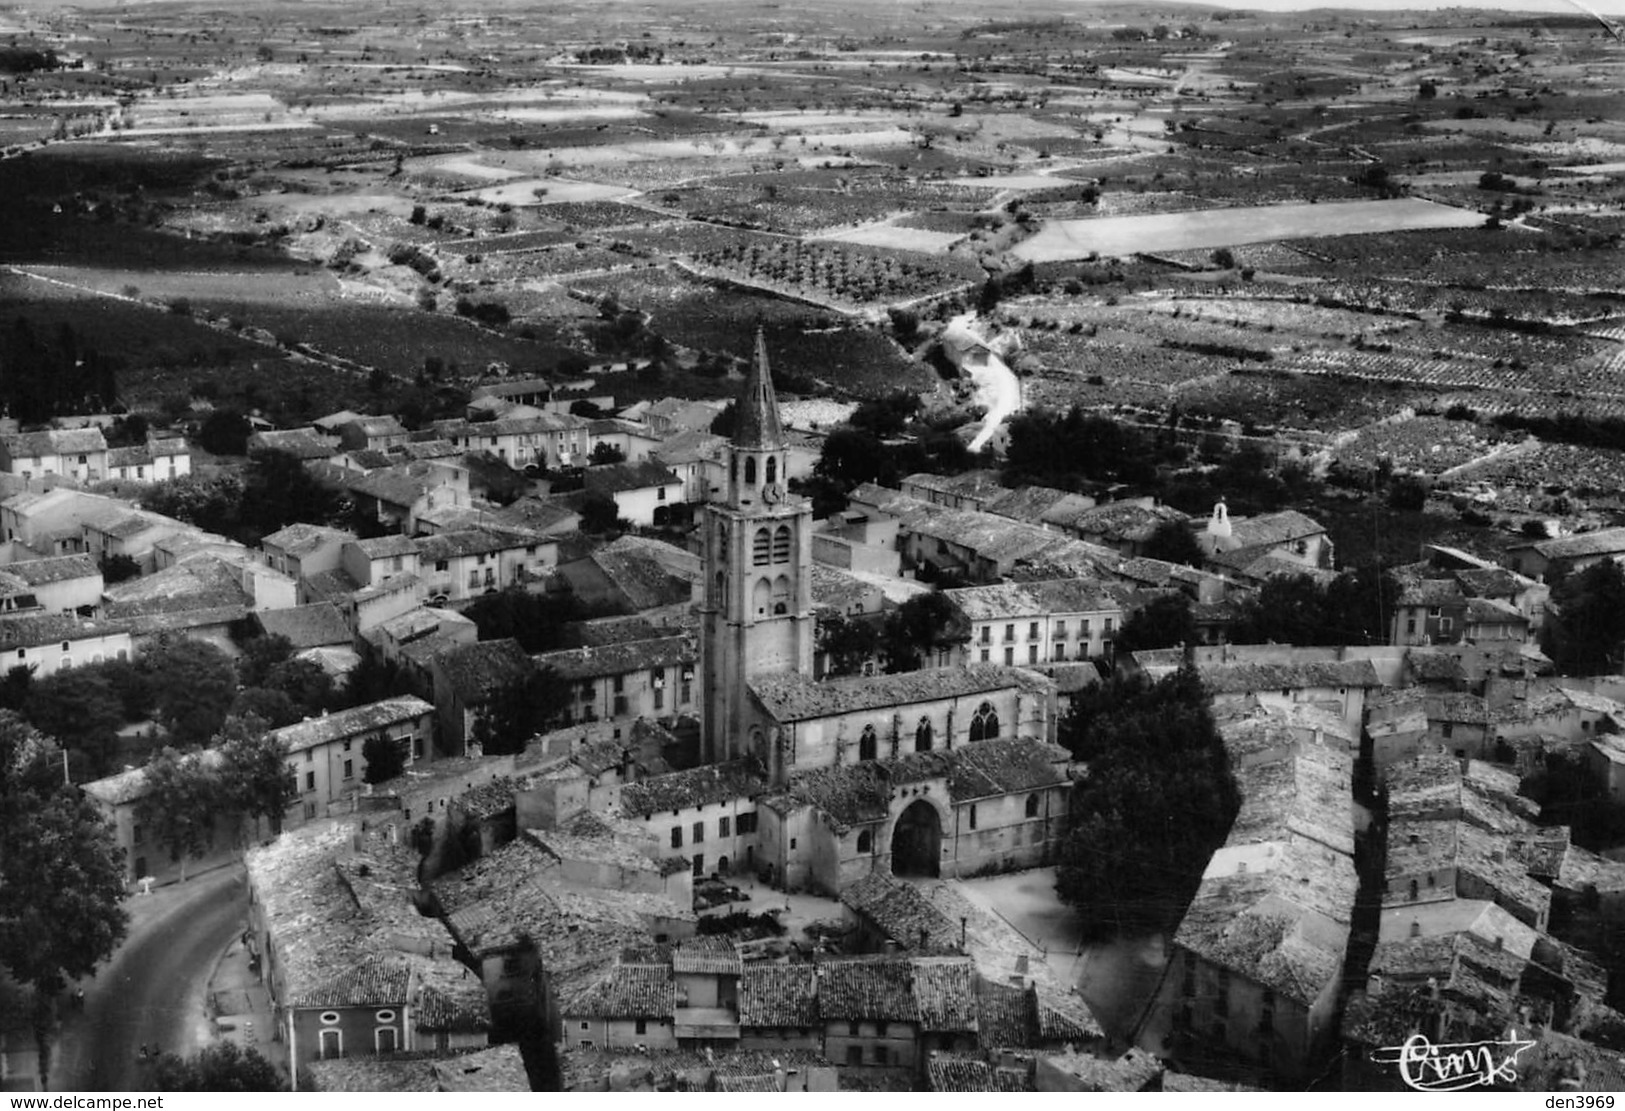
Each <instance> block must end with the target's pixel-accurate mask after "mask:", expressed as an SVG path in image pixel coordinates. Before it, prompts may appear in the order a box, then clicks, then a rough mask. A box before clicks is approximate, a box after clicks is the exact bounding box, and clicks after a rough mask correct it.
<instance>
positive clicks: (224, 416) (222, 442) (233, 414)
mask: <svg viewBox="0 0 1625 1111" xmlns="http://www.w3.org/2000/svg"><path fill="white" fill-rule="evenodd" d="M253 431H254V429H253V426H252V425H250V424H249V423H248V418H247V417H245V416H243V415H242V414H241V413H239V412H237V411H236V410H235V409H216V410H215V411H214V412H212V413H210V414H209V415H208V417H207V418H206V419H205V420H204V422H203V426H202V427H201V428H199V429H198V434H197V442H198V444H199V445H200V446H201V447H202V448H203V449H204V450H205V451H208V452H210V453H212V454H214V455H247V454H248V437H249V436H250V435H252V434H253Z"/></svg>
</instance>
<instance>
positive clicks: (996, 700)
mask: <svg viewBox="0 0 1625 1111" xmlns="http://www.w3.org/2000/svg"><path fill="white" fill-rule="evenodd" d="M736 413H737V421H736V425H735V430H734V434H733V437H732V440H731V443H730V445H729V448H728V460H727V488H726V491H725V493H724V495H723V497H721V498H720V499H719V500H715V501H712V502H710V503H708V504H707V505H706V508H705V513H704V523H703V540H702V543H703V548H702V559H703V564H704V587H703V594H702V599H701V602H700V606H699V609H700V618H701V627H702V632H701V646H700V655H701V670H702V688H701V700H702V705H703V714H704V716H703V721H702V752H703V759H704V762H705V763H707V764H713V765H714V764H723V763H734V762H738V763H739V764H741V765H744V766H748V767H750V768H751V769H752V770H753V772H754V773H755V774H757V775H759V776H761V777H762V778H763V779H764V780H765V782H766V784H767V789H766V791H765V792H763V793H761V794H759V795H758V796H757V797H756V798H754V799H753V800H751V801H752V802H753V803H754V804H755V811H754V814H755V817H754V818H753V819H752V821H751V822H750V825H751V827H752V829H753V831H754V835H755V836H754V842H753V843H752V844H749V845H746V846H744V847H743V848H744V850H745V851H743V852H740V853H738V854H737V855H735V856H734V857H733V860H734V861H735V862H736V864H737V863H745V862H748V863H749V865H750V866H751V867H754V868H755V869H756V870H758V871H759V872H761V873H763V874H765V875H767V876H768V878H769V879H770V881H771V882H773V883H774V884H776V885H780V886H784V887H787V888H790V889H794V890H800V889H813V890H821V891H824V892H827V893H829V894H831V895H833V894H836V893H838V892H839V891H840V889H841V888H842V887H844V886H845V885H847V884H849V883H852V882H855V881H856V880H859V879H861V878H863V877H864V876H866V875H868V874H870V873H871V872H880V873H895V874H899V875H926V876H960V875H973V874H980V873H985V872H993V871H1005V870H1011V869H1017V868H1028V867H1035V866H1038V865H1041V864H1045V863H1048V862H1049V861H1050V860H1052V859H1053V856H1054V851H1055V849H1056V847H1057V845H1058V844H1059V842H1060V839H1061V838H1062V837H1063V836H1064V835H1065V832H1066V807H1067V798H1068V793H1069V789H1070V787H1071V778H1070V757H1069V754H1068V753H1067V752H1066V750H1065V749H1062V748H1060V747H1058V746H1057V745H1055V744H1054V743H1053V738H1054V735H1055V715H1056V704H1055V686H1054V683H1053V681H1052V680H1050V679H1048V678H1047V677H1045V676H1042V675H1039V674H1037V673H1036V672H1032V671H1027V670H1024V669H1022V668H1015V667H995V666H990V665H985V664H980V665H971V666H965V667H950V668H937V669H928V670H924V671H916V672H909V673H904V674H898V675H880V676H855V677H847V678H837V679H825V680H822V681H815V680H814V679H813V678H812V673H813V640H814V633H815V615H814V611H813V605H812V573H811V572H812V506H811V504H810V503H809V502H808V501H807V500H806V499H805V498H802V497H799V496H797V495H794V494H792V493H790V492H789V491H788V490H787V488H786V485H785V481H784V479H785V467H786V459H787V450H788V445H787V442H786V439H785V434H784V429H783V426H782V424H781V422H780V417H779V410H778V403H777V400H776V398H775V396H774V391H773V381H772V376H771V373H770V371H769V367H768V359H767V348H766V344H765V342H764V340H763V337H762V335H761V333H760V332H758V334H757V337H756V351H755V358H754V359H753V360H752V363H751V366H750V369H749V372H748V373H747V375H746V381H745V385H744V389H743V391H742V393H741V395H740V398H739V401H738V404H737V407H736ZM678 774H679V775H682V774H686V773H678ZM719 801H720V800H719ZM740 801H743V800H740ZM674 840H675V839H674Z"/></svg>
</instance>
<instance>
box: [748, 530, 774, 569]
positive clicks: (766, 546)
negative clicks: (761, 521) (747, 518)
mask: <svg viewBox="0 0 1625 1111" xmlns="http://www.w3.org/2000/svg"><path fill="white" fill-rule="evenodd" d="M772 552H773V535H772V534H771V533H770V532H768V530H767V529H765V528H759V529H757V530H756V536H755V539H753V540H752V541H751V552H750V561H751V563H752V564H753V565H754V566H757V567H762V566H765V565H766V564H767V563H768V561H769V560H770V559H771V558H772Z"/></svg>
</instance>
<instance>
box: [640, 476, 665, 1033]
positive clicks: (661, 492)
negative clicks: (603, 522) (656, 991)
mask: <svg viewBox="0 0 1625 1111" xmlns="http://www.w3.org/2000/svg"><path fill="white" fill-rule="evenodd" d="M665 500H666V488H665V487H664V486H662V487H661V488H660V489H658V490H656V491H655V501H665ZM639 1025H642V1021H641V1020H639Z"/></svg>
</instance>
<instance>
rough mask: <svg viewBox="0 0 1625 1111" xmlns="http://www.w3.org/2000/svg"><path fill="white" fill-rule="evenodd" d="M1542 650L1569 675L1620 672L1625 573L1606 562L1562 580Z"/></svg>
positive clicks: (1624, 633) (1623, 649)
mask: <svg viewBox="0 0 1625 1111" xmlns="http://www.w3.org/2000/svg"><path fill="white" fill-rule="evenodd" d="M1541 650H1542V651H1544V652H1545V653H1546V654H1547V655H1548V656H1550V657H1551V658H1552V662H1553V663H1554V664H1556V665H1557V670H1558V671H1559V672H1560V673H1561V674H1564V675H1603V674H1608V673H1611V672H1617V671H1618V670H1619V669H1620V665H1621V661H1622V659H1625V568H1622V567H1621V566H1620V565H1619V564H1617V563H1615V562H1614V561H1613V560H1611V559H1605V560H1602V561H1601V562H1599V563H1594V564H1592V565H1591V566H1590V567H1587V568H1586V569H1585V570H1584V571H1580V572H1577V573H1574V574H1568V575H1563V576H1562V577H1561V578H1559V579H1558V580H1557V582H1556V583H1555V585H1553V587H1552V604H1551V607H1550V609H1549V610H1548V611H1547V614H1546V624H1545V627H1544V628H1543V629H1542V631H1541Z"/></svg>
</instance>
